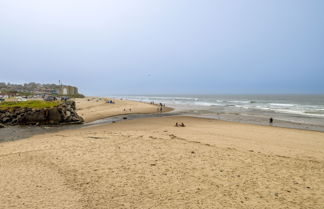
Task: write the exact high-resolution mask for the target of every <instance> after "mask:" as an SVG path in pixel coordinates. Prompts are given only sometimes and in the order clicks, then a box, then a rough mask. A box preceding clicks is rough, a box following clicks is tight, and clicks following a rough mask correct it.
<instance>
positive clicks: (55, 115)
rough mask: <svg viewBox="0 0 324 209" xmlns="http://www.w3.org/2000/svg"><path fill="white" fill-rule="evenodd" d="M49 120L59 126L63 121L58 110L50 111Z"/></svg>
mask: <svg viewBox="0 0 324 209" xmlns="http://www.w3.org/2000/svg"><path fill="white" fill-rule="evenodd" d="M47 120H48V121H49V123H52V124H59V123H60V122H61V120H62V116H61V114H60V112H59V111H58V109H57V108H52V109H49V110H48V116H47Z"/></svg>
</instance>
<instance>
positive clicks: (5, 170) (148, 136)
mask: <svg viewBox="0 0 324 209" xmlns="http://www.w3.org/2000/svg"><path fill="white" fill-rule="evenodd" d="M176 122H184V123H185V125H186V127H175V126H174V124H175V123H176ZM0 153H1V154H0V165H1V166H0V173H1V176H0V178H1V181H0V192H1V196H0V208H89V209H95V208H141V209H142V208H247V209H250V208H312V209H313V208H315V209H316V208H322V207H323V203H324V133H321V132H313V131H304V130H295V129H286V128H278V127H267V126H258V125H250V124H240V123H234V122H224V121H218V120H212V119H201V118H193V117H175V116H172V117H161V118H144V119H137V120H129V121H128V120H127V121H120V122H117V123H112V124H107V125H100V126H91V127H86V128H81V129H77V130H65V131H60V132H56V133H49V134H44V135H37V136H33V137H31V138H28V139H24V140H18V141H13V142H6V143H0Z"/></svg>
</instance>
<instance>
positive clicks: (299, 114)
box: [114, 95, 324, 131]
mask: <svg viewBox="0 0 324 209" xmlns="http://www.w3.org/2000/svg"><path fill="white" fill-rule="evenodd" d="M114 97H115V98H123V99H129V100H135V101H141V102H148V103H150V102H154V103H163V104H165V105H167V106H169V107H173V108H174V109H175V110H174V112H173V113H177V114H178V115H187V116H195V117H204V118H214V119H219V120H225V121H235V122H242V123H252V124H259V125H269V118H273V119H274V123H273V124H272V125H273V126H279V127H286V128H297V129H307V130H315V131H324V95H176V96H175V95H132V96H127V95H126V96H114Z"/></svg>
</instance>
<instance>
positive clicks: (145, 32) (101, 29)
mask: <svg viewBox="0 0 324 209" xmlns="http://www.w3.org/2000/svg"><path fill="white" fill-rule="evenodd" d="M323 11H324V1H323V0H195V1H193V0H136V1H135V0H114V1H110V0H87V1H86V0H0V73H1V77H0V81H5V82H19V83H21V82H30V81H35V82H41V83H58V81H59V80H62V81H63V82H64V83H66V84H72V85H76V86H78V87H79V88H80V91H81V92H83V93H85V94H88V95H111V94H163V93H164V94H170V93H173V94H181V93H186V94H197V93H203V94H213V93H215V94H217V93H324V12H323Z"/></svg>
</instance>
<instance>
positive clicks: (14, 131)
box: [0, 97, 324, 143]
mask: <svg viewBox="0 0 324 209" xmlns="http://www.w3.org/2000/svg"><path fill="white" fill-rule="evenodd" d="M89 99H90V100H91V101H92V102H93V101H95V103H94V104H95V105H94V106H93V107H94V108H95V111H93V110H92V108H88V109H86V111H88V115H87V117H88V118H86V120H85V121H86V122H85V123H84V124H81V125H73V124H70V125H62V126H11V127H6V128H2V129H0V143H5V142H9V141H15V140H21V139H25V138H29V137H32V136H36V135H40V134H46V133H53V132H60V131H64V130H75V129H82V128H86V127H88V126H103V125H106V124H110V123H114V122H120V121H123V120H124V119H123V118H124V117H126V118H127V120H137V119H141V118H159V117H169V116H171V117H172V116H173V117H192V118H197V119H206V120H209V119H211V120H215V121H223V122H229V123H234V124H235V123H238V124H242V125H244V124H247V125H256V126H260V127H277V128H286V129H292V130H305V131H314V132H319V133H323V132H324V131H323V130H322V129H310V128H309V127H305V126H302V127H300V125H303V124H294V123H292V122H289V121H280V122H279V123H278V122H275V123H274V124H272V125H270V124H267V123H258V122H252V121H240V120H228V119H223V118H216V117H211V116H204V115H190V114H186V113H181V111H179V110H177V109H175V108H171V107H164V111H163V112H157V111H156V110H155V108H157V107H158V106H157V105H153V108H152V104H149V103H146V102H137V101H129V100H118V99H113V100H115V101H118V103H119V104H118V106H117V108H119V111H120V109H123V108H124V107H126V106H127V107H129V106H130V105H134V104H137V105H144V106H145V107H144V108H143V107H142V108H141V111H134V112H129V113H127V114H125V113H123V112H121V113H119V111H118V110H117V111H116V108H115V110H113V111H107V110H106V112H105V113H106V114H99V115H98V114H97V112H101V111H102V110H105V108H106V109H107V108H108V109H109V108H110V107H111V106H107V105H106V106H102V105H105V101H106V100H108V98H102V97H100V98H99V97H87V98H84V99H77V100H79V101H77V102H78V103H79V105H80V103H81V102H83V105H84V101H88V100H89ZM97 100H99V101H100V100H101V102H99V101H98V102H97ZM123 103H126V106H125V105H124V104H123ZM92 105H93V103H92ZM98 106H101V107H100V108H98ZM147 107H149V108H150V109H149V110H148V109H147ZM80 109H81V115H82V114H83V115H84V114H85V110H84V107H83V108H82V107H81V108H78V107H77V111H80ZM82 110H83V111H82ZM154 111H155V112H154ZM90 112H92V113H93V112H94V115H95V116H93V115H91V114H89V113H90ZM78 113H79V112H78ZM278 124H279V125H278Z"/></svg>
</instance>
